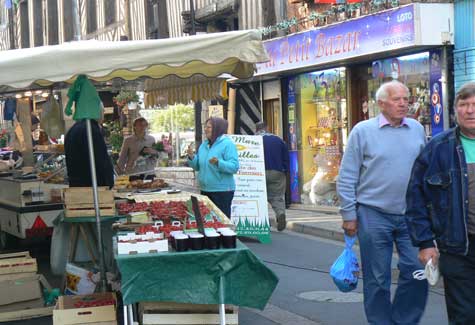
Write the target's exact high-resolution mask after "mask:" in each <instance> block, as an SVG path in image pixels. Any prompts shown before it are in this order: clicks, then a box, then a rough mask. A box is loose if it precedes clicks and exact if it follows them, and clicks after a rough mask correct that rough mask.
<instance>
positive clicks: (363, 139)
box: [337, 81, 428, 325]
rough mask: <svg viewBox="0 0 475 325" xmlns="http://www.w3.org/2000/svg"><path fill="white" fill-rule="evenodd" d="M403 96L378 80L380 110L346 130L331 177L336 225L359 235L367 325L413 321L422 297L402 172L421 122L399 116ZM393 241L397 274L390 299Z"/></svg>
mask: <svg viewBox="0 0 475 325" xmlns="http://www.w3.org/2000/svg"><path fill="white" fill-rule="evenodd" d="M408 96H409V90H408V88H407V87H406V86H405V85H404V84H402V83H400V82H398V81H391V82H387V83H384V84H383V85H381V87H380V88H379V89H378V90H377V92H376V101H377V103H378V106H379V107H380V110H381V114H379V115H378V116H376V117H374V118H372V119H369V120H366V121H363V122H361V123H358V124H357V125H356V126H355V127H354V128H353V130H352V131H351V133H350V136H349V139H348V144H347V148H346V151H345V153H344V155H343V161H342V164H341V168H340V174H339V176H338V181H337V192H338V195H339V198H340V202H341V209H340V211H341V214H342V216H343V226H342V227H343V229H344V230H345V233H346V234H348V235H350V236H354V235H356V234H357V235H358V239H359V244H360V253H361V262H362V270H363V290H364V307H365V312H366V318H367V319H368V322H369V323H370V324H375V325H385V324H417V323H418V322H419V320H420V319H421V317H422V314H423V312H424V308H425V305H426V301H427V287H428V285H427V281H425V280H424V281H419V280H414V278H413V276H412V273H413V272H414V271H415V270H418V269H421V268H422V265H421V264H420V263H419V261H418V259H417V249H416V248H415V247H414V246H413V245H412V243H411V240H410V237H409V233H408V229H407V226H406V222H405V216H404V213H405V210H406V200H405V198H406V190H407V184H408V182H409V177H410V170H411V167H412V165H413V163H414V160H415V159H416V157H417V156H418V155H419V153H420V152H421V150H422V148H423V147H424V145H425V134H424V129H423V127H422V125H421V124H420V123H418V122H417V121H415V120H413V119H409V118H406V117H405V116H406V114H407V111H408ZM393 244H395V245H396V248H397V251H398V255H399V263H398V267H399V271H400V273H399V279H398V286H397V289H396V292H395V295H394V299H393V301H392V302H391V294H390V287H391V260H392V254H393Z"/></svg>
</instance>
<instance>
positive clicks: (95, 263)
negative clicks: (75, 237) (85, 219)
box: [79, 225, 97, 265]
mask: <svg viewBox="0 0 475 325" xmlns="http://www.w3.org/2000/svg"><path fill="white" fill-rule="evenodd" d="M79 230H80V231H81V235H82V237H83V239H84V244H85V245H86V248H87V251H88V252H89V256H90V257H91V260H92V262H93V263H94V265H97V262H96V258H95V257H94V250H93V249H92V247H91V244H90V242H89V237H88V236H87V233H86V231H85V230H84V227H83V226H82V225H79Z"/></svg>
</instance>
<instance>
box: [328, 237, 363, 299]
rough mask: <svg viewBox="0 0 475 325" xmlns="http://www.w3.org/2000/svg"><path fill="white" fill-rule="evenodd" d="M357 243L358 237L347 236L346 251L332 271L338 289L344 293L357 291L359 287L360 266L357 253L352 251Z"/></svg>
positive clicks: (335, 263) (337, 260)
mask: <svg viewBox="0 0 475 325" xmlns="http://www.w3.org/2000/svg"><path fill="white" fill-rule="evenodd" d="M355 241H356V236H353V237H348V236H347V235H345V249H344V251H343V253H341V255H340V256H339V257H338V258H337V259H336V261H335V262H334V263H333V265H332V267H331V269H330V275H331V277H332V279H333V282H335V284H336V286H337V287H338V289H339V290H340V291H342V292H349V291H352V290H355V289H356V287H357V286H358V276H359V274H360V266H359V264H358V259H357V258H356V255H355V253H354V252H353V250H352V249H351V247H353V244H354V243H355Z"/></svg>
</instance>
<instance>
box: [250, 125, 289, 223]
mask: <svg viewBox="0 0 475 325" xmlns="http://www.w3.org/2000/svg"><path fill="white" fill-rule="evenodd" d="M256 135H262V142H263V144H264V163H265V166H266V187H267V201H268V202H269V203H270V205H271V206H272V209H273V210H274V212H275V216H276V220H277V230H278V231H282V230H284V229H285V227H286V225H287V222H286V218H285V198H284V197H285V189H286V180H287V177H286V173H287V171H288V170H289V151H288V149H287V145H286V144H285V142H284V141H283V140H282V139H281V138H279V137H278V136H276V135H275V134H272V133H269V132H268V129H267V124H266V123H265V122H260V123H257V124H256Z"/></svg>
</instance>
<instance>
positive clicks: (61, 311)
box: [53, 292, 117, 325]
mask: <svg viewBox="0 0 475 325" xmlns="http://www.w3.org/2000/svg"><path fill="white" fill-rule="evenodd" d="M94 304H96V305H97V306H94V307H89V306H91V305H94ZM101 304H106V305H103V306H102V305H101ZM81 306H85V307H81ZM116 321H117V318H116V297H115V294H114V293H111V292H105V293H94V294H91V295H81V296H61V297H59V298H58V302H57V303H56V307H55V309H54V310H53V325H75V324H94V323H96V324H101V323H102V322H109V323H112V324H115V322H116Z"/></svg>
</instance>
